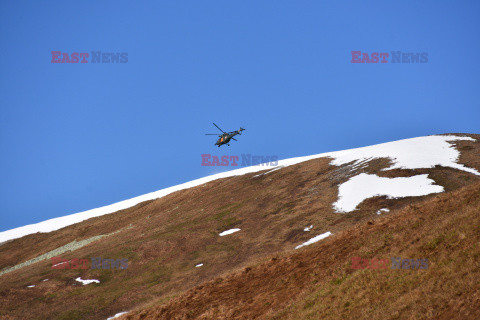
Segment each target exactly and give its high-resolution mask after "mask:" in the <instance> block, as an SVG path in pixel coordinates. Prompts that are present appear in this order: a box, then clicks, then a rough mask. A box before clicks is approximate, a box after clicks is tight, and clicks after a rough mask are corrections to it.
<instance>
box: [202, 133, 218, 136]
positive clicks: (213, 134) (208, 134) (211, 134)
mask: <svg viewBox="0 0 480 320" xmlns="http://www.w3.org/2000/svg"><path fill="white" fill-rule="evenodd" d="M205 135H206V136H221V134H218V133H205Z"/></svg>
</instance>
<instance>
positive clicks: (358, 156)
mask: <svg viewBox="0 0 480 320" xmlns="http://www.w3.org/2000/svg"><path fill="white" fill-rule="evenodd" d="M458 140H469V141H475V139H473V138H470V137H461V136H453V135H449V136H427V137H419V138H412V139H405V140H399V141H393V142H387V143H382V144H377V145H373V146H369V147H363V148H356V149H350V150H344V151H335V152H328V153H321V154H317V155H312V156H305V157H297V158H290V159H285V160H279V161H278V167H282V168H284V167H287V166H291V165H295V164H298V163H301V162H304V161H308V160H311V159H317V158H322V157H330V158H332V159H333V160H332V161H331V164H332V165H336V166H340V165H343V164H346V163H349V162H351V161H355V165H360V164H361V163H362V162H368V161H370V160H372V159H375V158H390V159H391V161H392V166H391V167H389V168H388V169H386V170H389V169H395V168H405V169H418V168H432V167H434V166H436V165H440V166H444V167H451V168H455V169H458V170H463V171H467V172H470V173H473V174H477V175H480V173H479V172H478V171H477V170H475V169H472V168H468V167H465V166H463V165H461V164H458V163H457V160H458V157H459V155H460V153H459V152H458V151H457V150H456V149H455V148H454V147H453V146H452V145H451V144H450V143H449V142H453V141H458ZM263 170H268V168H267V167H266V166H262V165H257V166H251V167H245V168H240V169H236V170H231V171H227V172H222V173H217V174H214V175H211V176H207V177H204V178H200V179H196V180H192V181H190V182H186V183H182V184H179V185H176V186H173V187H169V188H165V189H162V190H159V191H156V192H151V193H148V194H144V195H141V196H138V197H135V198H132V199H128V200H124V201H120V202H117V203H114V204H111V205H108V206H104V207H100V208H96V209H91V210H88V211H83V212H79V213H75V214H70V215H67V216H63V217H58V218H54V219H50V220H46V221H42V222H39V223H35V224H30V225H26V226H23V227H18V228H15V229H11V230H7V231H3V232H0V243H2V242H5V241H8V240H12V239H16V238H20V237H23V236H26V235H28V234H32V233H36V232H50V231H54V230H58V229H61V228H63V227H66V226H69V225H72V224H75V223H78V222H81V221H84V220H87V219H90V218H93V217H98V216H102V215H105V214H109V213H113V212H116V211H119V210H122V209H126V208H130V207H133V206H135V205H136V204H138V203H140V202H143V201H147V200H153V199H157V198H162V197H164V196H166V195H168V194H170V193H173V192H175V191H179V190H184V189H188V188H192V187H196V186H199V185H202V184H204V183H207V182H210V181H214V180H217V179H222V178H227V177H233V176H238V175H244V174H247V173H252V172H258V171H263ZM271 171H273V170H272V169H271V170H270V172H271Z"/></svg>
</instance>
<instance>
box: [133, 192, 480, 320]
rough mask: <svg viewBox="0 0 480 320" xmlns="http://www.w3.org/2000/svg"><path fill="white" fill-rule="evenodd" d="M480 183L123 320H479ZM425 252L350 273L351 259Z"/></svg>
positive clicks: (227, 278)
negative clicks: (424, 265)
mask: <svg viewBox="0 0 480 320" xmlns="http://www.w3.org/2000/svg"><path fill="white" fill-rule="evenodd" d="M479 221H480V183H477V184H475V185H472V186H468V187H465V188H463V189H462V190H459V191H456V192H453V193H450V194H442V195H440V196H436V197H435V198H432V199H429V200H426V201H425V202H424V203H422V204H418V205H412V206H408V207H406V208H405V209H402V210H400V211H398V212H396V213H395V214H394V215H390V216H388V217H384V218H381V219H379V220H376V221H375V222H373V223H365V224H362V225H359V226H355V227H352V228H350V229H349V230H346V231H343V232H340V233H339V234H337V235H334V236H332V237H330V238H327V239H325V240H323V241H322V242H321V243H319V244H316V245H312V246H310V247H307V248H305V249H303V250H301V251H300V252H298V253H294V254H284V255H283V256H277V257H272V259H271V260H270V261H268V262H264V263H261V264H258V265H255V266H251V267H248V268H246V269H245V270H243V271H242V272H237V273H234V274H231V275H228V276H225V277H221V278H217V279H215V280H212V281H209V282H207V283H205V284H203V285H200V286H197V287H195V288H193V289H191V290H189V291H187V292H186V293H185V294H183V295H181V296H179V297H177V298H174V299H172V300H171V301H170V302H167V303H165V304H163V305H161V306H158V307H153V308H150V309H148V310H142V311H136V312H133V313H132V312H131V313H129V314H128V315H127V316H125V317H124V318H125V319H354V318H355V319H356V318H358V319H480V282H479V281H478V279H480V268H479V267H480V264H479V261H480V245H479V243H480V225H479ZM355 256H361V257H364V258H373V257H377V258H391V257H403V258H415V259H419V258H426V259H428V260H429V268H428V269H427V270H392V269H387V270H353V269H352V268H351V258H352V257H355Z"/></svg>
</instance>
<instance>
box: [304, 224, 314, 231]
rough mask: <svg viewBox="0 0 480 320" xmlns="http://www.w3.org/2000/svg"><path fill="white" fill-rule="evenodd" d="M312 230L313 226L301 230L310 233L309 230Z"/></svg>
mask: <svg viewBox="0 0 480 320" xmlns="http://www.w3.org/2000/svg"><path fill="white" fill-rule="evenodd" d="M312 228H313V224H312V225H310V227H305V229H303V231H310V230H312Z"/></svg>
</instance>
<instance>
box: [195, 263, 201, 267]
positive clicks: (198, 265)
mask: <svg viewBox="0 0 480 320" xmlns="http://www.w3.org/2000/svg"><path fill="white" fill-rule="evenodd" d="M202 266H203V263H199V264H197V265H196V266H195V268H200V267H202Z"/></svg>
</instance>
